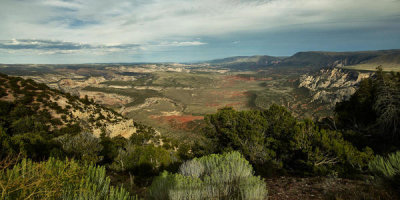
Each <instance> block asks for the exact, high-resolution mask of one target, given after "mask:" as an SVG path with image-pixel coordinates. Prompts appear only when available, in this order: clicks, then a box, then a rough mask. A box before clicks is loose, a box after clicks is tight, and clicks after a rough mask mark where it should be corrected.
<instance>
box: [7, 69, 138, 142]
mask: <svg viewBox="0 0 400 200" xmlns="http://www.w3.org/2000/svg"><path fill="white" fill-rule="evenodd" d="M0 101H8V102H16V101H18V102H23V104H24V105H25V106H27V107H30V108H31V109H32V110H34V111H35V112H36V113H44V115H47V116H49V117H48V118H50V119H52V121H50V122H49V124H48V125H49V126H50V127H51V128H52V129H60V128H63V127H67V126H71V125H73V124H79V125H80V126H81V128H82V129H83V130H85V131H88V132H91V133H93V134H94V135H95V136H97V137H99V136H100V134H101V133H103V132H104V133H106V135H109V136H110V137H115V136H123V137H126V138H127V137H129V136H130V135H132V134H134V133H136V127H135V125H134V122H133V120H131V119H126V118H124V117H123V116H121V115H120V114H118V113H116V112H114V111H112V110H110V109H107V108H105V107H103V106H100V105H99V104H96V103H94V102H93V100H89V99H88V98H83V99H81V98H79V97H77V96H72V95H70V94H69V93H64V92H61V91H59V90H56V89H51V88H49V87H48V86H46V85H45V84H39V83H37V82H35V81H33V80H31V79H27V80H25V79H22V78H19V77H12V76H7V75H4V74H0ZM55 122H57V123H55Z"/></svg>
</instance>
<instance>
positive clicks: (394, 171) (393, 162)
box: [369, 151, 400, 193]
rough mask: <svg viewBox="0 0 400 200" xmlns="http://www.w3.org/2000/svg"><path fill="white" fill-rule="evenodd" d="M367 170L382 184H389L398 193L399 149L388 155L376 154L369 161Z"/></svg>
mask: <svg viewBox="0 0 400 200" xmlns="http://www.w3.org/2000/svg"><path fill="white" fill-rule="evenodd" d="M369 170H370V171H371V172H372V173H373V175H374V176H375V177H376V178H377V181H378V182H380V183H381V184H383V185H384V186H389V187H391V188H393V189H395V190H396V191H397V192H398V193H400V151H398V152H396V153H392V154H390V155H389V156H388V157H386V158H385V157H382V156H376V158H375V160H373V161H371V162H370V163H369Z"/></svg>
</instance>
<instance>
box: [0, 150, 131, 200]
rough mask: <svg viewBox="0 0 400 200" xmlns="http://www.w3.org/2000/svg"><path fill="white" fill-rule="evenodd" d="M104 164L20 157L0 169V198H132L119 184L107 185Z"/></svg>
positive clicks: (108, 181)
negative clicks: (7, 167) (20, 158)
mask: <svg viewBox="0 0 400 200" xmlns="http://www.w3.org/2000/svg"><path fill="white" fill-rule="evenodd" d="M105 173H106V171H105V168H104V167H96V166H93V165H82V164H79V163H77V162H75V161H74V160H66V161H60V160H56V159H54V158H50V159H49V160H48V161H46V162H38V163H36V162H32V161H30V160H26V159H24V160H22V162H21V163H19V164H17V165H15V166H14V167H13V168H12V169H5V170H1V171H0V185H1V186H2V187H1V188H0V190H1V193H0V199H71V200H72V199H82V200H83V199H108V200H112V199H118V200H128V199H134V198H133V197H131V196H130V194H129V193H128V192H127V191H125V190H124V189H123V188H121V187H113V186H110V179H109V178H108V177H106V175H105Z"/></svg>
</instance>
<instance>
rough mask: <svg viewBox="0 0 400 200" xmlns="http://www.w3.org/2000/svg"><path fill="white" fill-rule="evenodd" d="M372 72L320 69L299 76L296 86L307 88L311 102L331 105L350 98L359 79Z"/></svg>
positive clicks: (366, 76) (368, 75)
mask: <svg viewBox="0 0 400 200" xmlns="http://www.w3.org/2000/svg"><path fill="white" fill-rule="evenodd" d="M372 74H373V73H371V72H358V71H349V70H344V69H339V68H330V69H321V70H320V71H318V72H317V73H315V74H306V75H302V76H300V78H299V86H298V87H299V88H301V87H304V88H307V89H308V90H309V92H310V95H311V96H312V102H319V103H328V104H329V105H330V106H331V107H333V106H335V104H336V103H337V102H340V101H343V100H347V99H348V98H350V96H351V95H352V94H354V92H355V91H356V89H357V85H358V84H359V83H360V81H361V80H362V79H365V78H368V77H370V76H371V75H372Z"/></svg>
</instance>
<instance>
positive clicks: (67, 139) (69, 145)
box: [56, 132, 103, 163]
mask: <svg viewBox="0 0 400 200" xmlns="http://www.w3.org/2000/svg"><path fill="white" fill-rule="evenodd" d="M56 140H57V141H58V142H59V143H60V144H61V147H62V149H63V150H64V151H65V152H66V153H67V154H69V155H70V156H72V157H74V158H76V159H80V160H84V161H87V162H93V163H97V162H99V161H101V160H102V157H101V156H99V155H100V152H101V150H102V149H103V146H102V145H101V144H100V139H99V138H96V137H94V136H93V134H91V133H88V132H82V133H79V134H76V135H63V136H60V137H58V138H56Z"/></svg>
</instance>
